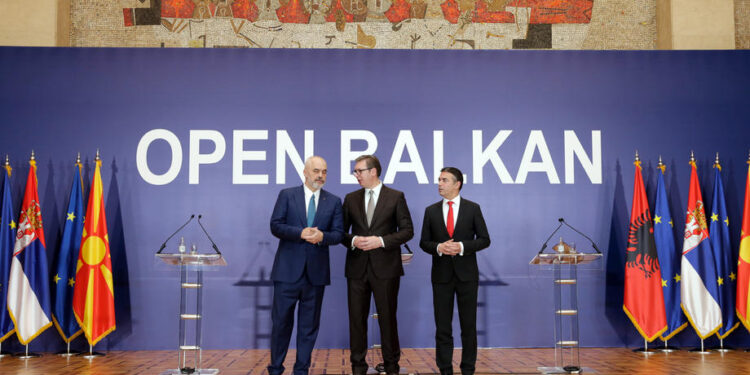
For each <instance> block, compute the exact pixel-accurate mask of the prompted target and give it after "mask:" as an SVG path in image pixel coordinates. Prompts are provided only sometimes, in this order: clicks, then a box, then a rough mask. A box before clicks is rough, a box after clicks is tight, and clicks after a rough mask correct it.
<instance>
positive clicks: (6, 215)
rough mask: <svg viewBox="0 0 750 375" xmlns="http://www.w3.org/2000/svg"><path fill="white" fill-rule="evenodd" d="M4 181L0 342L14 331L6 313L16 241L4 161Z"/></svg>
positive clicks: (0, 237) (7, 166)
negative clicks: (9, 279)
mask: <svg viewBox="0 0 750 375" xmlns="http://www.w3.org/2000/svg"><path fill="white" fill-rule="evenodd" d="M5 171H6V172H7V174H6V175H5V182H3V206H2V208H0V211H2V212H0V277H1V279H0V297H1V298H2V299H1V300H0V342H3V341H5V339H7V338H8V337H10V336H11V335H12V334H13V332H15V331H16V330H15V328H14V327H15V326H14V325H13V320H11V319H10V315H9V314H8V308H7V303H8V278H9V277H10V264H11V261H12V259H13V244H14V243H15V242H16V233H15V231H14V230H15V229H16V222H15V221H13V199H12V197H11V195H10V172H11V168H10V164H8V163H7V160H6V163H5Z"/></svg>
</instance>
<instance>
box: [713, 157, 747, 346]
mask: <svg viewBox="0 0 750 375" xmlns="http://www.w3.org/2000/svg"><path fill="white" fill-rule="evenodd" d="M717 158H718V156H717ZM714 168H715V169H716V173H715V176H716V177H715V178H714V197H713V201H712V202H713V203H711V224H710V225H709V227H708V233H710V234H711V237H709V239H710V240H711V248H712V249H713V250H714V261H715V262H716V275H717V276H718V277H717V279H716V282H717V283H718V285H719V306H721V319H722V323H723V325H722V326H721V328H719V331H718V332H716V335H717V336H719V338H720V339H724V338H725V337H727V336H729V334H730V333H732V331H733V330H734V329H735V328H737V325H739V324H740V323H739V321H737V318H736V315H735V312H734V309H735V306H734V297H735V295H734V291H735V289H736V288H737V285H736V284H735V282H736V280H737V273H736V272H735V268H734V262H733V261H732V259H736V258H735V257H734V256H732V246H731V244H730V243H729V218H728V217H727V204H726V201H725V199H724V185H723V184H722V182H721V165H720V164H719V161H718V159H717V161H716V164H714Z"/></svg>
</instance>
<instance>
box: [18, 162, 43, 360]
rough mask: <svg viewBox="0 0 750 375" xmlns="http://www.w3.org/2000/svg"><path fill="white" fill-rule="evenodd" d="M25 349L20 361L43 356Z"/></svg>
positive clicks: (19, 355)
mask: <svg viewBox="0 0 750 375" xmlns="http://www.w3.org/2000/svg"><path fill="white" fill-rule="evenodd" d="M32 155H33V153H32ZM25 347H26V352H25V353H16V354H14V356H15V357H16V358H18V359H31V358H38V357H41V356H42V355H41V354H38V353H34V352H29V344H26V345H25Z"/></svg>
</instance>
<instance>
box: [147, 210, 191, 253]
mask: <svg viewBox="0 0 750 375" xmlns="http://www.w3.org/2000/svg"><path fill="white" fill-rule="evenodd" d="M194 217H195V214H192V215H190V219H188V221H186V222H185V224H182V226H181V227H179V228H177V230H176V231H174V233H172V234H170V235H169V237H167V239H166V240H164V243H162V244H161V247H159V251H157V252H156V253H157V254H161V252H162V250H164V248H165V247H167V242H169V240H171V239H172V237H174V235H175V234H177V232H179V231H181V230H182V228H185V226H186V225H188V223H189V222H190V221H191V220H193V218H194Z"/></svg>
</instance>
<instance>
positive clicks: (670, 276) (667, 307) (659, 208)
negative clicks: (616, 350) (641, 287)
mask: <svg viewBox="0 0 750 375" xmlns="http://www.w3.org/2000/svg"><path fill="white" fill-rule="evenodd" d="M665 169H666V167H665V166H664V165H663V164H661V165H660V166H659V176H658V179H657V181H656V204H655V205H654V239H655V240H656V253H657V254H659V266H660V267H661V275H662V281H661V282H662V291H663V293H664V311H665V312H666V313H667V330H666V331H664V333H662V335H661V339H662V340H664V341H666V340H669V339H671V338H672V337H673V336H674V335H676V334H678V333H679V332H680V331H682V330H683V329H685V327H687V324H688V323H687V320H686V319H685V315H683V314H682V309H681V308H680V252H679V251H678V250H677V246H676V245H675V242H674V232H672V229H673V227H674V222H673V221H672V213H671V211H670V210H669V202H668V201H667V189H666V187H665V186H664V185H665V184H664V171H665Z"/></svg>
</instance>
